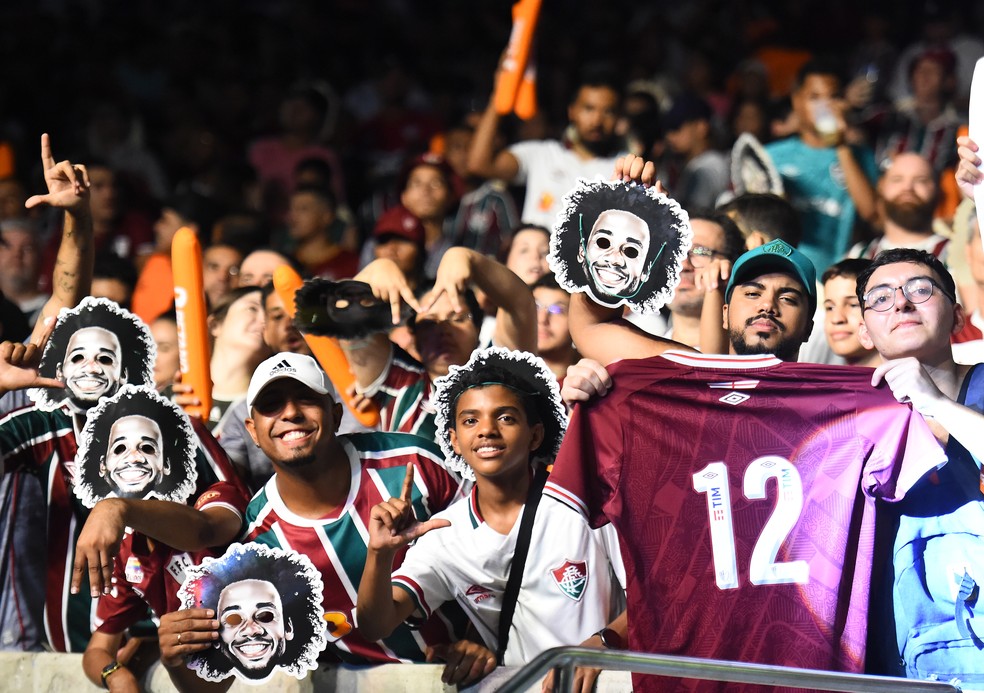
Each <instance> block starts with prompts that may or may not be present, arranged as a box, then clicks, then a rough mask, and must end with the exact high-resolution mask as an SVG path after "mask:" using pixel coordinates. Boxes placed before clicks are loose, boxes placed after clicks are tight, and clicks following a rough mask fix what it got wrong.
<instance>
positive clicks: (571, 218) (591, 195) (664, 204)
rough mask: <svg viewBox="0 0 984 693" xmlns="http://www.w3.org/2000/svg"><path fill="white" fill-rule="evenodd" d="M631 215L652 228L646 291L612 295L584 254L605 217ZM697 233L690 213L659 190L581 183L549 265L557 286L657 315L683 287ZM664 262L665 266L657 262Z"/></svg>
mask: <svg viewBox="0 0 984 693" xmlns="http://www.w3.org/2000/svg"><path fill="white" fill-rule="evenodd" d="M611 210H621V211H625V212H629V213H631V214H633V215H635V216H637V217H639V218H640V219H642V221H644V222H645V223H646V225H647V226H648V227H649V232H650V236H651V240H650V243H649V248H648V250H647V253H646V260H645V264H646V267H647V269H646V276H645V277H644V278H643V280H642V283H643V285H642V287H641V289H640V291H639V292H638V293H637V294H636V295H634V296H631V297H626V296H611V295H608V294H604V293H602V295H599V293H600V291H597V290H595V289H594V288H593V287H592V286H591V282H590V280H589V276H588V273H587V271H586V269H585V266H584V263H583V262H582V261H581V260H580V259H579V257H578V255H579V252H580V251H581V250H582V249H583V248H584V247H586V245H587V240H588V236H589V235H590V231H591V229H592V228H593V227H594V224H595V222H596V221H597V220H598V217H599V216H601V214H602V213H603V212H606V211H611ZM692 237H693V232H692V231H691V229H690V220H689V217H688V216H687V213H686V212H685V211H684V210H683V208H682V207H680V205H679V204H678V203H677V202H676V201H675V200H672V199H670V198H669V197H667V196H666V195H664V194H663V193H659V192H656V189H655V188H645V187H643V186H641V185H634V184H628V183H623V182H621V181H601V180H599V181H587V180H584V179H581V180H578V182H577V185H576V186H575V187H574V189H572V190H571V191H570V192H568V193H567V195H565V196H564V211H563V212H561V213H560V215H559V216H558V218H557V223H556V224H555V226H554V232H553V234H552V235H551V237H550V253H549V255H547V263H548V264H549V265H550V269H551V270H552V271H553V272H554V274H555V275H556V276H557V281H558V283H560V285H561V286H563V287H564V288H565V289H567V290H568V291H587V292H588V293H589V295H590V296H591V297H592V298H593V299H594V300H595V301H597V302H598V303H601V304H603V305H608V306H616V305H623V304H624V305H628V306H630V307H632V308H633V309H635V310H637V311H639V312H643V313H654V312H656V311H658V310H659V309H660V308H661V307H662V306H664V305H665V304H667V303H669V301H670V300H671V299H672V297H673V290H674V289H675V288H676V285H677V284H679V283H680V270H681V266H682V264H683V260H684V258H685V257H686V255H687V251H688V250H689V249H690V243H691V239H692ZM657 260H660V262H657Z"/></svg>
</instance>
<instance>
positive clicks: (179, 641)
mask: <svg viewBox="0 0 984 693" xmlns="http://www.w3.org/2000/svg"><path fill="white" fill-rule="evenodd" d="M178 644H179V645H180V644H181V633H178Z"/></svg>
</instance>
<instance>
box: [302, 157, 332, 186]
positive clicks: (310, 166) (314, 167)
mask: <svg viewBox="0 0 984 693" xmlns="http://www.w3.org/2000/svg"><path fill="white" fill-rule="evenodd" d="M307 171H310V172H311V173H313V174H315V175H316V176H318V177H319V178H321V179H322V180H324V181H326V182H327V181H330V180H331V177H332V174H333V173H334V171H333V170H332V168H331V164H329V163H328V162H327V161H325V160H324V159H322V158H321V157H317V156H309V157H307V158H306V159H301V160H300V161H298V162H297V165H296V166H294V176H299V175H300V174H302V173H305V172H307Z"/></svg>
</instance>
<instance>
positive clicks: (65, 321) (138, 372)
mask: <svg viewBox="0 0 984 693" xmlns="http://www.w3.org/2000/svg"><path fill="white" fill-rule="evenodd" d="M89 327H100V328H102V329H104V330H106V331H107V332H111V333H113V334H114V335H116V338H117V339H118V340H119V342H120V352H121V353H120V363H121V365H122V367H123V378H122V382H121V383H120V385H122V384H124V383H130V384H133V385H147V386H149V387H152V386H153V385H154V361H155V358H156V354H157V347H156V344H155V343H154V338H153V337H152V336H151V334H150V330H149V329H148V328H147V326H146V325H145V324H144V323H143V322H142V321H141V320H140V319H139V318H138V317H137V316H135V315H133V313H130V312H128V311H124V310H123V309H122V308H120V307H119V306H118V305H116V304H115V303H113V302H112V301H110V300H108V299H104V298H86V299H84V300H83V301H82V303H80V304H79V305H78V306H77V307H75V308H73V309H72V310H70V311H64V312H63V313H62V314H61V315H60V316H59V318H58V324H56V325H55V329H54V331H53V332H52V333H51V337H50V338H49V339H48V345H47V346H46V347H45V349H44V355H43V356H42V358H41V365H40V367H39V368H38V372H39V373H40V374H41V375H43V376H44V377H46V378H55V377H57V371H58V368H59V367H60V366H61V365H62V361H63V360H64V359H65V351H66V349H67V348H68V343H69V341H71V339H72V335H74V334H75V333H76V332H78V331H79V330H83V329H86V328H89ZM42 391H43V392H44V393H45V395H44V396H45V398H46V399H47V400H48V401H49V402H52V403H60V402H64V401H66V400H68V399H69V397H70V391H69V390H68V388H42Z"/></svg>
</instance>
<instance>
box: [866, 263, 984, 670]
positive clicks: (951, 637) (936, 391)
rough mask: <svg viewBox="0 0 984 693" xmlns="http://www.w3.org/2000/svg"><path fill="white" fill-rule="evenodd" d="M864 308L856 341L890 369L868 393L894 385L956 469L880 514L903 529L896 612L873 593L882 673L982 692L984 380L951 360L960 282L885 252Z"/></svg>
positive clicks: (881, 371) (897, 541) (870, 278)
mask: <svg viewBox="0 0 984 693" xmlns="http://www.w3.org/2000/svg"><path fill="white" fill-rule="evenodd" d="M857 296H858V300H859V302H860V303H861V307H862V311H863V317H864V323H863V325H862V326H861V328H860V329H859V332H858V338H859V340H860V341H861V343H862V344H863V345H865V346H866V347H869V348H870V347H874V348H875V349H877V350H878V353H880V354H881V355H882V357H883V358H884V359H885V363H884V364H882V365H881V366H879V367H878V368H876V369H875V371H874V373H873V374H872V378H871V383H872V385H874V386H880V385H882V383H885V384H887V386H888V387H889V388H891V391H892V393H893V394H894V395H895V398H896V399H897V400H899V401H901V402H910V403H911V404H912V406H913V408H914V409H916V410H917V411H919V412H920V413H922V414H923V416H925V417H926V418H927V420H928V422H929V424H930V428H931V429H932V430H933V433H934V434H935V435H936V437H937V439H938V440H939V442H940V445H941V446H943V447H944V449H945V451H946V456H947V459H948V462H947V463H946V464H945V465H944V466H942V467H941V468H939V469H938V470H937V471H936V472H934V473H932V474H930V475H928V476H927V477H925V478H923V479H922V480H921V481H920V482H918V483H917V484H916V485H915V486H914V487H913V488H912V489H911V490H910V491H909V493H908V494H907V495H906V497H905V499H903V500H902V501H901V502H899V503H897V504H892V505H891V507H883V508H882V509H881V511H882V512H883V513H884V514H886V515H887V516H888V517H889V518H890V521H891V524H892V525H893V526H894V527H895V528H896V530H895V537H894V547H893V554H892V555H893V557H894V560H893V578H894V580H893V589H892V592H891V595H892V597H891V600H888V599H887V597H883V596H882V594H883V593H887V590H872V594H873V601H872V607H871V614H872V618H873V619H875V620H874V623H873V625H874V626H875V627H877V621H878V620H884V622H885V623H884V625H885V626H886V627H887V626H888V623H889V622H890V621H893V622H894V625H895V629H896V642H887V643H886V642H882V643H880V644H879V647H880V648H884V649H885V650H886V651H884V652H880V653H879V654H878V656H877V659H878V660H879V661H884V662H887V663H891V664H890V666H889V668H888V670H886V671H883V672H882V671H879V672H878V673H886V674H893V675H898V676H909V677H913V678H927V677H930V676H934V675H936V676H939V675H942V674H943V673H945V672H951V673H952V672H957V671H960V672H963V673H964V674H965V675H962V676H961V678H962V680H963V682H964V683H967V684H973V683H977V682H980V681H982V680H984V677H982V676H981V675H980V674H979V673H978V674H976V675H973V676H972V675H970V674H971V672H972V670H973V668H974V667H976V668H977V671H978V672H979V671H980V668H979V667H977V664H976V663H977V662H979V657H980V646H979V644H978V643H979V642H980V635H981V631H982V627H981V624H980V618H976V619H975V618H974V617H973V616H974V615H973V612H972V611H970V612H968V613H967V616H969V618H965V615H964V613H963V611H964V607H963V602H965V601H966V603H967V604H968V605H969V604H970V602H969V601H967V600H968V599H970V595H972V594H975V593H977V592H979V589H980V587H979V586H980V585H981V584H984V559H982V556H984V552H982V551H981V548H982V547H981V536H980V535H981V532H980V526H979V517H980V513H981V506H982V502H984V500H982V499H984V475H982V474H981V472H980V464H981V460H984V438H982V437H981V435H980V431H981V430H982V429H984V414H982V413H981V412H982V411H984V372H982V371H981V369H980V368H979V364H977V365H973V366H971V365H963V364H958V363H956V362H955V361H954V360H953V351H952V347H951V343H950V340H951V337H952V336H953V335H955V334H957V333H958V332H960V330H961V329H962V328H963V326H964V323H965V316H964V311H963V308H962V307H961V306H960V304H959V303H957V301H956V298H955V289H954V281H953V277H952V276H951V275H950V273H949V272H948V271H947V269H946V268H945V267H944V266H943V264H942V263H941V262H940V261H939V260H938V259H937V258H936V257H934V256H933V255H932V254H931V253H928V252H925V251H921V250H914V249H911V248H901V249H895V250H886V251H883V252H881V253H880V254H879V255H878V256H876V257H875V259H874V262H873V263H872V265H871V267H869V268H868V269H867V270H865V271H863V272H861V273H860V274H859V275H858V285H857ZM950 585H953V586H954V590H950V589H949V586H950ZM944 586H945V587H944ZM965 587H966V595H967V596H966V597H965V596H964V593H965V590H964V588H965ZM958 588H959V591H958ZM876 593H878V594H877V595H876ZM886 602H887V603H886ZM968 608H969V607H968ZM891 612H894V614H893V613H891ZM881 640H889V639H885V638H882V639H881ZM895 647H897V649H895ZM892 667H896V668H894V669H893V668H892ZM902 667H904V669H903V668H902ZM948 675H949V674H948ZM954 675H955V674H954Z"/></svg>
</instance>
